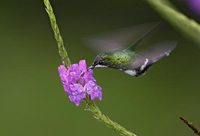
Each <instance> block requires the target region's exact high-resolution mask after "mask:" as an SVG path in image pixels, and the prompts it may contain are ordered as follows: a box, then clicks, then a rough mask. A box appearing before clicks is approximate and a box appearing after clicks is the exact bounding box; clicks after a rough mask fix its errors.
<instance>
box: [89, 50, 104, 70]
mask: <svg viewBox="0 0 200 136" xmlns="http://www.w3.org/2000/svg"><path fill="white" fill-rule="evenodd" d="M107 56H108V55H107V54H106V53H101V54H99V55H97V56H96V57H95V59H94V62H93V64H92V66H91V67H90V68H92V69H93V68H97V67H108V59H107Z"/></svg>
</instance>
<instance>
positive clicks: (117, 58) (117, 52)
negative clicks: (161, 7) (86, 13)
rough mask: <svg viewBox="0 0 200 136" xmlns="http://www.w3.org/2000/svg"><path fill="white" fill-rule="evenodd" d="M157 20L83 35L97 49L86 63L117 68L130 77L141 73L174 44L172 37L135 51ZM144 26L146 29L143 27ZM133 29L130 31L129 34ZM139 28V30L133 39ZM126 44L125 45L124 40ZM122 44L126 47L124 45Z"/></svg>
mask: <svg viewBox="0 0 200 136" xmlns="http://www.w3.org/2000/svg"><path fill="white" fill-rule="evenodd" d="M159 24H160V23H153V24H148V25H140V26H136V27H133V28H126V29H122V30H118V31H116V32H113V33H108V34H105V35H103V36H100V37H95V38H87V39H86V40H87V41H88V43H89V44H90V45H92V46H93V47H95V48H98V50H100V51H101V53H99V54H98V55H97V56H96V57H95V59H94V61H93V64H92V65H91V66H90V67H89V68H91V69H94V68H99V67H108V68H114V69H118V70H120V71H123V72H124V73H126V74H129V75H131V76H134V77H138V76H141V75H143V74H144V73H145V72H146V71H147V70H148V69H149V68H150V67H151V66H152V65H153V64H154V63H156V62H157V61H159V60H161V59H162V58H164V57H165V56H168V55H169V54H170V53H171V52H172V50H173V49H174V48H175V47H176V42H175V41H166V42H162V43H158V45H156V46H153V47H150V48H147V49H144V50H142V51H138V50H137V47H138V45H140V44H141V43H142V41H143V40H144V39H145V38H146V37H147V36H148V35H149V34H150V33H151V32H152V31H153V30H154V29H155V28H157V26H158V25H159ZM147 27H148V30H146V29H147ZM133 31H134V34H133ZM142 31H144V32H143V34H142V35H141V36H139V37H138V38H137V40H135V41H134V42H131V43H130V42H127V41H131V39H132V38H133V37H137V36H136V35H138V34H139V33H141V32H142ZM127 43H129V44H128V46H127V47H126V45H125V44H127ZM125 47H126V48H125Z"/></svg>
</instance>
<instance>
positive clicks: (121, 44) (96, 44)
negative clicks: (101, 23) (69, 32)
mask: <svg viewBox="0 0 200 136" xmlns="http://www.w3.org/2000/svg"><path fill="white" fill-rule="evenodd" d="M157 25H158V23H148V24H142V25H138V26H134V27H129V28H123V29H119V30H115V31H112V32H108V33H105V34H102V35H97V36H93V37H89V38H84V41H85V42H86V43H87V44H88V45H89V46H90V47H91V48H93V49H95V50H96V51H97V52H114V51H119V50H122V49H125V48H127V46H128V45H130V44H131V43H133V42H134V41H135V42H136V43H137V42H139V41H141V40H142V39H143V38H144V35H146V34H148V33H149V32H150V31H152V29H153V28H155V26H157Z"/></svg>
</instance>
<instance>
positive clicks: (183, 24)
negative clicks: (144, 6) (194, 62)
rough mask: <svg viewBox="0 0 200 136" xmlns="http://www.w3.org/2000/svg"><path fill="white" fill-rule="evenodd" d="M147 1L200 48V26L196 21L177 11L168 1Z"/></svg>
mask: <svg viewBox="0 0 200 136" xmlns="http://www.w3.org/2000/svg"><path fill="white" fill-rule="evenodd" d="M145 1H146V2H147V3H149V5H150V6H151V7H152V8H153V9H154V10H155V11H157V12H158V14H160V15H161V16H162V17H163V18H164V19H165V20H167V21H168V22H169V23H170V24H171V25H173V26H174V27H175V28H177V29H178V30H179V31H180V32H182V33H183V34H184V36H185V37H186V38H190V39H191V40H193V41H194V42H196V43H197V45H198V46H199V47H200V38H199V37H200V25H199V24H198V23H197V22H196V21H194V20H192V19H189V18H188V17H187V16H185V15H184V14H182V13H180V12H179V11H177V10H176V9H175V8H173V7H172V4H171V3H170V2H169V1H168V0H145ZM166 3H167V4H166Z"/></svg>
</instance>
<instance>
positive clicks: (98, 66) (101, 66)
mask: <svg viewBox="0 0 200 136" xmlns="http://www.w3.org/2000/svg"><path fill="white" fill-rule="evenodd" d="M106 67H107V66H104V65H99V64H98V65H96V66H95V68H106Z"/></svg>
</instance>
